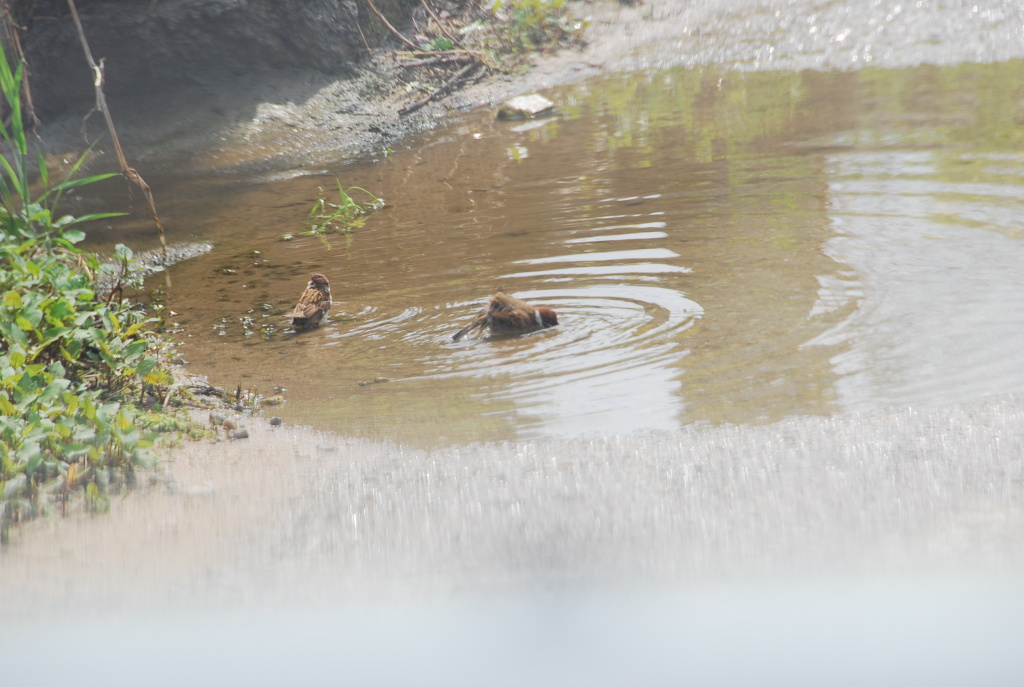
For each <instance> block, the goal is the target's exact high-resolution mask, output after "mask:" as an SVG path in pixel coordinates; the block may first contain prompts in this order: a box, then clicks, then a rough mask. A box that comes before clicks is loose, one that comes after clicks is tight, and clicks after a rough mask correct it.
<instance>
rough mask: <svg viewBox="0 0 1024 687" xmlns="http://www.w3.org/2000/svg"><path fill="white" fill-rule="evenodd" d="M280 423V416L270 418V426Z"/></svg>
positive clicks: (281, 422)
mask: <svg viewBox="0 0 1024 687" xmlns="http://www.w3.org/2000/svg"><path fill="white" fill-rule="evenodd" d="M282 424H284V420H282V419H281V418H279V417H272V418H270V426H271V427H280V426H281V425H282Z"/></svg>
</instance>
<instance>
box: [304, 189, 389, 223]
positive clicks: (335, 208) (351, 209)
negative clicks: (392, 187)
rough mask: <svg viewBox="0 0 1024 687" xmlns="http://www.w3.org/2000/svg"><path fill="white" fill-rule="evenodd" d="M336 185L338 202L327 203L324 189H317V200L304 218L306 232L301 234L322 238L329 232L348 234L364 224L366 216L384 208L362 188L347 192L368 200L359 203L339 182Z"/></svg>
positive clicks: (381, 201) (375, 197)
mask: <svg viewBox="0 0 1024 687" xmlns="http://www.w3.org/2000/svg"><path fill="white" fill-rule="evenodd" d="M335 181H336V182H337V184H338V202H337V203H332V202H330V201H328V200H327V199H326V197H325V195H324V188H323V187H322V186H321V187H320V188H319V189H318V198H317V200H316V202H315V203H313V207H312V208H311V209H310V211H309V215H307V217H306V227H307V230H306V231H305V232H303V233H305V234H308V235H311V236H324V235H326V234H327V233H328V232H331V231H340V232H344V233H346V234H347V233H349V232H351V231H352V230H353V229H358V228H359V227H361V226H363V224H364V223H365V222H366V219H367V215H368V214H369V213H370V212H373V211H374V210H379V209H380V208H382V207H384V201H383V200H381V199H380V198H378V197H377V196H375V195H373V194H372V193H370V192H369V191H367V190H366V189H364V188H360V187H358V186H350V187H349V191H359V192H360V193H363V194H365V195H367V196H369V198H370V200H369V201H367V202H365V203H359V202H357V201H356V200H354V199H353V198H352V196H351V195H350V193H349V192H348V191H346V190H345V189H344V188H343V187H342V185H341V181H340V180H337V179H336V180H335Z"/></svg>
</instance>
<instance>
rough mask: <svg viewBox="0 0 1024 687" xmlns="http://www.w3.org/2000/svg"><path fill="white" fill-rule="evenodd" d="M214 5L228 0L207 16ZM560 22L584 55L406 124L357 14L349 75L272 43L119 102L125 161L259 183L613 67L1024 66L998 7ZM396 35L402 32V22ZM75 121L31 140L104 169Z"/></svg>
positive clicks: (597, 0)
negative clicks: (578, 35)
mask: <svg viewBox="0 0 1024 687" xmlns="http://www.w3.org/2000/svg"><path fill="white" fill-rule="evenodd" d="M201 4H202V3H201ZM224 4H231V3H212V4H211V7H212V8H217V7H220V6H221V5H224ZM335 4H338V3H335ZM341 4H345V3H341ZM399 4H401V3H399ZM407 4H408V3H407ZM222 9H223V8H221V10H222ZM209 11H214V9H210V10H209ZM218 11H220V10H218ZM275 11H278V10H275ZM572 12H573V15H574V16H577V17H579V18H581V19H585V20H586V21H587V22H588V26H587V28H586V44H585V45H584V46H583V47H581V48H577V49H571V50H562V51H558V52H554V53H552V54H548V55H537V56H535V57H534V58H533V59H532V60H531V62H532V64H533V67H532V68H531V69H530V70H529V71H527V72H525V73H521V72H519V71H517V72H516V73H514V74H509V73H500V72H494V71H492V72H490V73H489V74H487V75H486V76H485V77H484V78H482V79H480V80H478V81H477V82H476V83H474V84H471V85H468V86H467V87H465V88H463V89H461V90H458V91H457V92H455V93H454V94H452V95H450V96H449V97H447V98H441V99H438V100H437V101H436V102H432V103H430V104H429V105H427V106H426V107H424V108H422V109H420V110H418V111H417V112H415V113H414V114H412V115H409V116H405V117H403V116H400V115H399V114H398V113H399V111H400V110H401V109H402V107H403V106H405V105H408V104H409V103H410V102H411V101H413V100H415V99H416V98H417V95H416V94H415V93H413V94H410V91H409V90H408V89H407V86H408V82H409V81H412V80H413V79H414V78H415V77H414V76H410V75H409V74H407V73H404V72H403V69H401V68H400V67H399V65H398V64H397V63H396V60H395V59H394V50H395V49H397V48H399V47H401V45H400V43H399V42H398V41H397V39H395V38H394V36H391V35H390V34H388V33H387V32H386V30H384V29H383V28H381V26H380V24H379V22H377V21H376V20H375V19H374V18H372V17H370V18H365V19H363V18H360V20H359V26H361V27H364V32H366V31H373V32H374V33H373V35H374V36H376V37H378V38H379V39H380V40H382V41H383V44H382V47H381V48H380V49H376V48H375V49H374V50H373V52H372V55H371V58H370V59H369V60H368V61H365V62H362V63H360V65H359V67H358V69H357V70H356V71H355V73H353V74H349V75H347V76H343V77H341V78H339V77H338V76H332V75H331V74H329V73H327V72H325V70H324V69H323V67H324V65H323V64H322V61H318V60H317V59H316V58H315V57H311V58H309V59H310V60H312V61H313V62H312V64H318V65H319V67H318V68H317V69H313V68H311V66H310V64H311V63H309V62H307V63H298V62H296V60H295V59H294V58H289V59H280V60H275V59H273V56H274V55H275V54H277V53H278V52H280V51H281V50H284V48H281V47H278V48H276V49H274V50H270V51H268V52H266V53H265V54H264V55H263V59H261V60H259V61H258V62H257V64H259V65H262V67H264V68H262V69H260V70H258V71H257V72H255V73H247V72H246V71H245V70H244V69H242V67H241V66H238V69H239V72H238V74H237V75H236V76H235V77H234V78H230V79H226V80H225V79H217V80H216V81H215V82H212V81H211V82H208V83H203V82H195V81H194V80H193V81H191V82H190V81H189V80H187V79H185V80H183V79H178V80H176V81H174V82H173V83H174V84H175V87H174V88H173V89H169V90H168V89H161V90H160V91H150V92H132V93H130V94H128V95H127V96H126V97H123V98H117V99H115V101H114V103H113V104H114V114H115V120H116V122H117V125H118V128H119V130H120V132H121V135H122V136H123V138H124V140H125V142H126V144H127V152H128V155H129V157H130V159H132V160H133V161H135V162H137V163H139V164H140V171H142V172H143V173H145V171H146V167H149V168H150V169H157V170H158V171H165V172H169V171H173V172H175V173H187V172H188V170H190V169H193V170H224V171H230V170H235V171H238V172H242V173H247V171H248V172H257V173H258V172H261V171H262V172H269V171H281V170H287V169H302V168H309V167H313V168H317V167H319V166H322V165H324V164H326V163H328V162H337V161H339V160H343V159H352V158H354V157H357V156H366V155H373V156H376V155H381V154H382V153H383V151H384V150H385V149H386V148H387V147H388V146H389V145H391V144H393V143H394V142H395V141H397V140H399V139H400V138H402V137H403V136H405V135H408V134H410V133H412V132H415V131H420V130H423V129H424V128H428V127H433V126H437V125H439V124H442V123H443V122H444V120H445V115H446V112H448V111H449V110H450V109H451V108H457V109H461V108H472V107H479V106H483V105H494V104H496V103H498V102H500V101H501V100H503V99H505V98H507V97H510V96H512V95H516V94H520V93H525V92H529V91H533V90H539V89H544V88H548V87H551V86H555V85H559V84H566V83H571V82H575V81H579V80H582V79H585V78H587V77H590V76H593V75H596V74H600V73H608V72H612V71H628V70H647V69H663V68H667V67H671V66H676V65H687V66H694V67H696V66H700V65H709V64H715V65H724V66H728V67H731V68H735V69H739V70H766V69H769V70H770V69H788V70H802V69H858V68H863V67H868V66H872V67H906V66H911V65H916V64H936V65H945V64H955V63H958V62H965V61H980V62H990V61H1001V60H1007V59H1013V58H1017V57H1022V56H1024V37H1022V36H1021V35H1020V26H1021V24H1022V22H1024V8H1022V7H1021V6H1020V5H1019V4H1018V3H1013V2H1009V1H1004V2H998V3H993V4H991V5H988V6H986V7H985V8H980V9H979V7H978V6H974V5H970V4H965V5H957V6H953V7H945V6H939V4H938V3H930V2H921V3H915V4H913V5H910V6H902V5H893V6H891V7H890V6H889V5H887V4H884V3H883V4H879V3H870V4H859V5H855V6H844V5H842V4H840V3H831V2H802V3H792V2H784V1H782V0H733V1H732V2H728V3H720V2H712V1H707V0H702V1H696V2H684V1H681V0H672V1H670V2H648V3H642V4H641V3H638V4H620V3H618V2H611V1H610V0H608V1H606V0H593V1H591V2H583V3H576V4H575V5H574V6H573V9H572ZM301 16H305V15H303V14H301V13H300V18H301ZM360 17H362V15H361V14H360ZM293 21H299V19H294V20H293ZM309 21H310V22H312V23H313V24H315V23H316V20H315V19H311V20H309ZM320 28H321V29H322V28H323V27H320ZM399 28H400V29H402V30H404V31H409V30H410V29H409V27H408V26H407V25H404V24H401V23H400V24H399ZM339 30H340V29H339ZM266 55H269V56H270V57H271V59H270V60H267V59H265V58H266ZM324 59H326V58H324ZM243 62H244V60H243ZM268 63H273V68H272V69H271V68H268ZM163 64H165V65H172V64H173V62H172V61H164V62H163ZM346 64H347V65H351V63H346ZM336 66H337V65H336ZM349 68H350V67H349ZM85 83H87V84H88V83H89V82H88V81H86V82H85ZM85 111H86V110H85V109H83V110H79V111H78V112H68V113H66V114H64V115H62V116H59V117H56V116H55V117H52V118H49V119H48V121H46V122H45V126H44V128H43V129H42V131H41V133H42V135H43V137H44V139H45V141H46V145H47V147H48V149H49V150H50V152H51V153H52V154H54V155H55V156H60V155H68V154H70V153H71V152H72V151H78V150H81V149H83V147H84V145H85V143H84V142H85V141H86V140H89V141H91V140H95V139H100V145H99V148H98V149H99V151H100V153H101V156H102V155H106V156H107V157H108V158H110V159H109V162H107V163H104V162H102V161H100V160H98V161H97V162H96V163H95V166H97V167H102V166H103V165H104V164H107V165H108V166H109V165H112V163H113V162H114V161H113V159H112V157H110V156H109V155H108V154H106V153H104V151H105V150H106V148H105V145H106V142H105V132H104V130H103V128H102V122H100V121H99V118H98V117H92V118H90V119H89V120H88V122H87V126H86V127H85V128H84V131H83V125H82V117H83V116H84V114H85ZM55 159H56V158H55Z"/></svg>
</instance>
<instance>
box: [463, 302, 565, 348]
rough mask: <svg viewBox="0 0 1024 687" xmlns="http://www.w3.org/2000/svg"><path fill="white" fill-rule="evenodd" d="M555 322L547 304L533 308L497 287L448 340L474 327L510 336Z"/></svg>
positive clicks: (549, 325)
mask: <svg viewBox="0 0 1024 687" xmlns="http://www.w3.org/2000/svg"><path fill="white" fill-rule="evenodd" d="M556 324H558V316H557V315H555V311H554V310H552V309H551V308H535V307H533V306H532V305H530V304H529V303H524V302H523V301H521V300H519V299H518V298H512V297H511V296H508V295H506V294H504V293H502V292H501V291H499V292H497V293H496V294H494V295H493V296H491V299H490V300H489V301H488V302H487V305H485V306H484V309H483V310H481V311H480V314H479V315H477V316H476V319H474V320H473V321H472V322H470V323H469V324H468V325H466V326H465V327H463V328H462V329H461V330H459V332H458V333H457V334H455V336H453V337H452V341H459V340H460V339H462V338H463V337H464V336H466V334H469V333H470V332H471V331H473V330H474V329H480V330H483V329H485V328H487V329H490V330H491V335H493V336H514V335H516V334H526V333H528V332H535V331H537V330H538V329H547V328H548V327H554V326H555V325H556Z"/></svg>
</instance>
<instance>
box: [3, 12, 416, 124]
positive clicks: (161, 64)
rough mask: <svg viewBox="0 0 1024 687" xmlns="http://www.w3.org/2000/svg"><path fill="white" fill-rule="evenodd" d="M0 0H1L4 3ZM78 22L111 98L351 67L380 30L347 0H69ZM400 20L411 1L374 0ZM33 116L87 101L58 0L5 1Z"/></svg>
mask: <svg viewBox="0 0 1024 687" xmlns="http://www.w3.org/2000/svg"><path fill="white" fill-rule="evenodd" d="M5 4H6V3H5ZM78 4H79V5H80V8H79V11H80V15H81V18H82V26H83V28H84V30H85V33H86V35H87V37H88V39H89V43H90V46H91V48H92V51H93V53H94V55H95V57H96V60H97V61H99V60H101V59H102V60H104V62H105V76H106V79H105V87H106V89H107V95H108V96H109V97H111V98H112V99H113V100H114V102H115V103H116V102H118V101H119V100H120V99H121V98H132V97H137V96H138V95H140V94H151V93H153V92H164V93H167V92H169V91H175V90H178V89H181V88H182V87H186V86H192V87H196V86H199V87H202V88H204V89H210V90H213V89H220V88H223V87H225V86H226V85H227V84H228V83H229V82H233V81H238V80H244V81H245V82H247V83H248V84H249V85H250V87H251V88H253V89H254V90H255V91H258V90H259V80H260V77H261V75H266V74H268V73H272V72H280V71H282V70H307V71H313V72H321V73H324V74H327V75H334V76H338V75H346V74H347V75H351V74H352V73H353V72H354V71H355V69H356V68H357V67H358V66H359V63H360V62H361V61H363V60H365V59H366V58H367V57H368V54H369V49H370V48H371V47H376V46H377V45H379V43H380V41H381V39H382V38H383V37H384V36H385V35H386V30H385V28H384V26H383V24H382V23H381V22H379V21H377V20H376V19H374V18H372V17H373V15H372V14H371V12H370V9H369V7H368V5H367V3H366V2H363V1H357V0H280V1H277V0H275V1H269V0H264V1H262V2H239V1H238V0H162V1H161V2H119V1H117V0H100V1H97V2H79V3H78ZM374 4H375V6H376V7H378V8H379V9H380V10H381V12H382V13H384V14H385V16H388V17H390V19H391V20H392V21H393V22H395V23H398V24H404V23H405V22H406V21H407V20H408V18H409V15H410V12H411V11H412V9H413V8H415V7H418V6H419V5H420V3H419V2H417V1H416V0H375V3H374ZM9 5H10V10H11V13H12V15H13V18H14V21H15V22H16V24H17V25H18V26H19V27H21V29H22V34H21V37H20V40H21V43H22V46H23V48H24V53H25V57H26V59H27V61H28V64H29V65H30V74H31V88H32V94H33V103H34V105H35V107H36V108H37V110H38V112H39V114H40V115H42V116H44V117H45V116H49V115H54V114H59V113H61V112H64V111H67V110H68V109H70V108H76V107H80V106H81V105H82V104H85V105H86V106H88V104H89V103H90V102H91V100H92V87H93V78H92V74H90V73H89V70H88V67H87V65H86V63H85V61H84V59H83V58H82V48H81V45H80V43H79V40H78V35H77V33H76V31H75V27H74V24H73V22H72V21H71V17H70V14H69V10H68V6H67V3H66V2H65V0H51V1H49V2H34V1H33V0H15V1H13V2H10V3H9Z"/></svg>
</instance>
